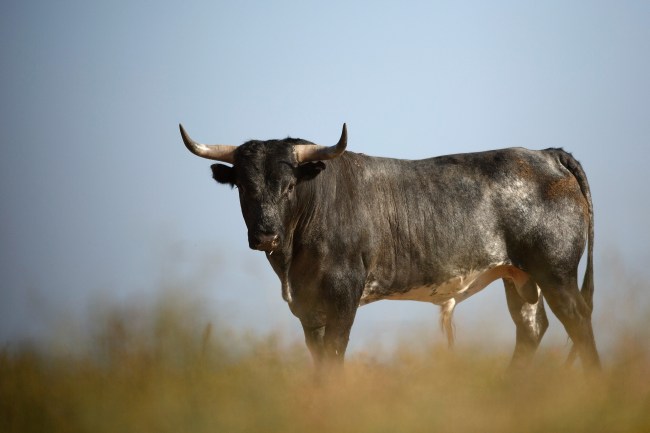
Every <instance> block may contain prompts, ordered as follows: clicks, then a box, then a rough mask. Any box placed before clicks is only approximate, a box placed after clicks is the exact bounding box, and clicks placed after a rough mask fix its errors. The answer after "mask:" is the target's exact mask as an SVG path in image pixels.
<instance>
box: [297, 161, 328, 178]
mask: <svg viewBox="0 0 650 433" xmlns="http://www.w3.org/2000/svg"><path fill="white" fill-rule="evenodd" d="M323 170H325V163H324V162H323V161H316V162H308V163H306V164H301V165H299V166H298V168H296V177H297V178H298V182H301V181H303V180H310V179H313V178H315V177H316V176H318V173H320V172H321V171H323Z"/></svg>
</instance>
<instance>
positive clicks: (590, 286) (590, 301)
mask: <svg viewBox="0 0 650 433" xmlns="http://www.w3.org/2000/svg"><path fill="white" fill-rule="evenodd" d="M549 150H551V151H553V152H554V153H555V154H556V155H557V156H558V158H559V160H560V163H561V164H562V165H563V166H564V167H566V169H567V170H569V171H570V172H571V174H573V176H574V177H575V178H576V180H577V181H578V185H580V190H581V191H582V195H584V197H585V200H586V201H587V207H588V210H589V227H588V231H587V268H586V269H585V275H584V279H583V281H582V289H581V290H580V293H581V294H582V297H583V299H584V300H585V302H586V303H587V306H588V307H589V310H590V311H593V309H594V206H593V203H592V201H591V191H590V189H589V182H587V175H586V174H585V172H584V170H583V169H582V165H580V163H579V162H578V160H576V159H575V158H574V157H573V155H571V154H570V153H568V152H565V151H564V150H562V149H549Z"/></svg>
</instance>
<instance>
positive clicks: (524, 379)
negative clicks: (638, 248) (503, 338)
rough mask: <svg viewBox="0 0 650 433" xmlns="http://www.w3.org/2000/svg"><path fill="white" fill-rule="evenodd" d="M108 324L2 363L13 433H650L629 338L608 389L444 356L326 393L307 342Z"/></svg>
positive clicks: (361, 375) (1, 409)
mask: <svg viewBox="0 0 650 433" xmlns="http://www.w3.org/2000/svg"><path fill="white" fill-rule="evenodd" d="M98 316H99V318H98V319H97V323H96V325H95V328H94V329H92V330H90V331H88V332H89V334H90V337H89V338H79V341H78V344H77V345H76V347H73V348H71V347H70V346H63V347H66V349H62V348H60V347H59V348H58V349H57V348H54V349H53V348H48V349H43V348H31V349H30V348H27V347H26V348H22V349H15V348H7V349H5V350H3V351H1V352H0V431H2V432H7V433H8V432H94V433H100V432H174V433H177V432H240V431H247V432H258V431H259V432H276V431H278V432H279V431H282V432H326V431H336V432H438V431H441V432H447V431H448V432H479V431H480V432H484V431H485V432H491V431H493V432H558V431H571V432H582V431H584V432H648V431H650V354H649V348H648V347H647V346H645V345H644V344H643V343H642V342H639V341H638V339H635V338H631V337H628V336H626V335H621V336H620V338H619V342H620V343H619V344H618V346H617V347H616V348H615V349H614V353H613V354H612V355H611V356H610V357H609V360H608V362H607V364H606V366H605V370H604V372H603V373H602V374H601V375H598V376H595V377H586V376H585V375H584V374H582V372H581V370H580V369H579V368H574V369H565V368H563V366H562V363H563V360H564V358H563V357H564V355H565V354H564V353H562V354H557V353H555V354H554V353H547V352H542V353H540V354H538V356H537V358H536V362H535V365H534V366H533V367H532V368H531V369H530V370H529V371H527V372H525V373H522V374H519V375H517V376H515V377H510V376H508V375H507V374H506V365H507V363H508V360H509V353H500V354H493V353H485V352H480V351H472V350H468V349H461V350H459V351H456V352H454V353H450V352H448V351H447V350H446V348H443V347H442V346H441V347H438V346H434V345H432V346H430V347H426V348H425V349H422V348H421V347H420V348H419V349H418V350H414V349H413V348H409V347H408V346H405V347H404V348H401V349H398V350H396V351H395V353H394V354H393V355H392V356H391V357H389V358H388V359H384V358H382V359H381V360H378V359H376V358H373V357H372V356H370V355H361V354H358V355H355V356H352V357H350V358H348V361H347V364H346V368H345V371H344V372H343V373H341V376H340V377H337V378H332V379H331V380H329V381H326V382H324V383H320V384H316V383H315V381H314V377H313V371H312V366H311V361H310V359H309V357H308V353H307V350H306V348H304V346H303V344H302V343H301V342H295V343H287V342H284V341H282V339H281V338H277V337H273V336H270V337H266V338H259V337H257V338H255V337H250V336H242V335H237V334H233V333H232V332H229V331H227V330H223V329H221V327H219V326H217V325H215V326H212V325H210V324H206V322H205V321H201V319H200V315H195V314H193V313H192V311H188V310H187V309H184V308H177V306H176V305H175V303H174V302H163V303H161V304H160V305H158V306H157V307H156V308H153V310H149V311H143V310H139V309H132V310H129V311H122V310H119V309H118V310H114V311H106V312H104V313H102V314H98ZM419 343H422V342H419ZM424 344H426V343H424Z"/></svg>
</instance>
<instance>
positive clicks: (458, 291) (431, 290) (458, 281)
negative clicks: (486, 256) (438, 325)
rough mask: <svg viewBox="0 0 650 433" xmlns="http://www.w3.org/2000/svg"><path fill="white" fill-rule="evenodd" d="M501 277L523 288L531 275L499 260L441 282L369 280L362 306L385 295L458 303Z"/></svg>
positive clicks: (387, 296)
mask: <svg viewBox="0 0 650 433" xmlns="http://www.w3.org/2000/svg"><path fill="white" fill-rule="evenodd" d="M499 278H509V279H511V280H512V281H513V282H514V283H515V286H516V287H517V290H520V289H521V288H522V287H523V286H524V285H525V283H526V282H527V281H528V279H529V278H530V277H529V276H528V274H527V273H525V272H524V271H522V270H520V269H519V268H516V267H514V266H512V265H510V264H504V263H496V264H494V265H492V266H489V267H487V268H485V269H481V270H473V271H470V272H468V273H466V274H464V275H458V276H456V277H453V278H451V279H449V280H447V281H444V282H442V283H439V284H427V285H422V286H416V287H410V288H391V287H388V288H387V287H382V286H381V284H380V283H379V282H378V281H375V280H371V281H368V282H366V285H365V287H364V289H363V294H362V295H361V300H360V301H359V306H362V305H366V304H369V303H371V302H374V301H379V300H381V299H395V300H404V301H423V302H431V303H433V304H436V305H446V304H448V302H449V301H450V300H452V299H453V300H454V301H455V303H458V302H460V301H462V300H464V299H467V298H468V297H470V296H472V295H473V294H475V293H477V292H478V291H480V290H482V289H483V288H485V287H486V286H487V285H488V284H490V283H491V282H493V281H494V280H497V279H499Z"/></svg>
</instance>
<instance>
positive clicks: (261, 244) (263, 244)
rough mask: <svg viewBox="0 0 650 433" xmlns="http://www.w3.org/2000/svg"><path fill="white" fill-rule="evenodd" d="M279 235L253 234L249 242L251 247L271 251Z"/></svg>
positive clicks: (276, 244)
mask: <svg viewBox="0 0 650 433" xmlns="http://www.w3.org/2000/svg"><path fill="white" fill-rule="evenodd" d="M279 239H280V237H279V235H276V234H259V235H257V236H255V238H254V240H253V241H252V242H251V243H250V244H251V248H253V249H255V250H260V251H272V250H273V249H274V248H276V247H277V246H278V244H279Z"/></svg>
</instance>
